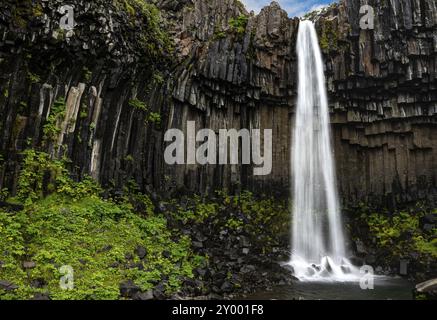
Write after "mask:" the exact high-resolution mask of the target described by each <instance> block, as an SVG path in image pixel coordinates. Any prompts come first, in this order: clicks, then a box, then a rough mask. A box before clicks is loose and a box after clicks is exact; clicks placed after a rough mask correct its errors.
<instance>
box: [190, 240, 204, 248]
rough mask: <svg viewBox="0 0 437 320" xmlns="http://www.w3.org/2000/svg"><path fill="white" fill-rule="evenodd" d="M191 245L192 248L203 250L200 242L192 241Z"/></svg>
mask: <svg viewBox="0 0 437 320" xmlns="http://www.w3.org/2000/svg"><path fill="white" fill-rule="evenodd" d="M192 245H193V247H194V248H197V249H201V248H203V243H202V242H200V241H193V242H192Z"/></svg>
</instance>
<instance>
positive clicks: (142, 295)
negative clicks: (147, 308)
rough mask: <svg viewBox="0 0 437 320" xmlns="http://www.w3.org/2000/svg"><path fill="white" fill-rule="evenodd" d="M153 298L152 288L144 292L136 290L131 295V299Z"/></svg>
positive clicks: (145, 299)
mask: <svg viewBox="0 0 437 320" xmlns="http://www.w3.org/2000/svg"><path fill="white" fill-rule="evenodd" d="M153 298H154V295H153V291H152V290H149V291H146V292H137V293H135V294H134V295H133V300H141V301H147V300H153Z"/></svg>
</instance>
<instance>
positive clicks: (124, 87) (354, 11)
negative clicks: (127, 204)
mask: <svg viewBox="0 0 437 320" xmlns="http://www.w3.org/2000/svg"><path fill="white" fill-rule="evenodd" d="M71 2H72V3H74V5H75V17H76V26H75V28H74V29H73V30H72V31H68V32H63V31H62V30H60V29H59V23H58V22H59V19H60V17H61V14H60V13H59V12H58V9H59V8H58V4H56V3H53V2H50V1H49V2H46V1H41V2H39V1H36V2H31V1H28V3H27V2H23V3H22V4H21V5H17V4H16V3H15V2H14V1H3V2H2V3H1V4H0V9H1V10H0V11H1V13H0V35H1V38H0V52H1V53H0V70H1V75H0V93H1V94H0V112H1V114H2V119H1V132H2V135H1V138H0V143H1V149H0V152H1V156H2V158H1V161H2V162H1V163H0V189H1V188H6V187H7V188H9V189H10V190H12V191H14V186H15V181H16V178H17V171H18V170H19V164H20V162H19V160H20V151H22V150H24V149H25V148H28V147H33V148H38V149H42V150H45V151H47V152H50V153H51V154H52V155H53V156H54V157H62V156H65V157H67V158H69V159H71V170H72V172H73V173H74V174H75V175H76V176H83V175H84V174H90V175H92V176H93V177H94V178H96V179H98V180H99V181H101V182H102V183H103V184H104V185H106V186H115V187H121V186H122V185H123V184H124V183H126V182H127V181H128V180H130V179H134V180H135V181H136V182H137V183H138V184H139V185H140V186H142V187H143V188H144V189H145V190H148V191H151V190H156V191H160V192H166V193H168V192H169V191H178V190H190V191H197V192H209V191H211V190H213V189H215V188H223V187H226V188H229V189H231V190H239V189H252V190H255V191H259V192H269V193H274V194H278V195H288V190H289V187H290V184H289V170H290V141H291V137H290V135H291V132H292V126H293V119H294V109H295V103H296V88H297V85H296V81H297V74H296V69H297V63H296V54H295V42H296V35H297V30H298V27H299V19H297V18H293V19H290V18H289V17H288V16H287V13H286V12H285V11H284V10H282V9H281V8H280V7H279V5H278V4H276V3H272V4H271V5H270V6H268V7H266V8H264V9H263V10H262V11H261V13H260V14H258V15H254V14H252V13H248V12H247V11H246V9H245V8H244V7H243V6H242V5H241V4H240V3H239V2H238V1H236V0H212V1H201V0H191V1H190V0H187V1H165V0H163V1H157V2H156V6H157V7H158V8H159V9H160V11H161V17H162V19H160V22H157V21H152V20H153V19H152V18H151V15H150V10H149V9H147V8H146V9H144V10H146V11H145V12H142V10H139V9H140V7H138V8H132V7H130V8H129V6H127V5H126V3H127V2H123V1H117V0H114V1H104V0H100V1H93V2H92V3H90V2H85V1H79V0H77V1H71ZM362 4H364V2H363V3H361V2H360V1H359V0H344V1H341V2H340V3H339V4H335V5H332V6H330V7H329V8H327V9H325V10H323V11H322V12H321V13H317V14H312V15H310V18H311V19H313V20H314V21H316V26H317V29H318V32H319V37H320V42H321V46H322V49H323V51H324V56H325V63H326V73H327V82H328V91H329V101H330V106H331V109H332V122H333V127H334V145H335V154H336V158H337V175H338V177H339V187H340V193H341V195H342V198H343V200H344V202H345V203H352V204H354V203H357V202H359V201H371V202H375V203H378V204H381V203H384V204H387V203H390V204H394V203H402V202H407V201H413V200H417V199H421V198H426V197H432V196H433V194H434V193H435V188H436V186H437V176H436V175H437V138H436V137H437V117H436V114H437V5H436V3H435V1H433V0H406V1H400V0H391V1H369V4H370V5H373V7H374V8H375V29H374V30H362V29H360V27H359V21H360V13H359V9H360V6H361V5H362ZM159 23H161V24H162V25H161V26H160V27H158V28H155V29H153V30H154V32H155V33H152V34H153V35H154V37H150V38H148V39H145V38H144V34H150V33H148V30H149V29H148V28H152V27H153V26H154V25H156V24H159ZM161 29H168V30H169V38H170V41H168V42H169V43H167V40H166V37H165V35H163V34H156V32H157V31H156V30H161ZM148 44H149V45H148ZM158 52H159V53H158ZM152 66H157V67H152ZM59 105H65V108H64V109H63V111H62V112H58V113H56V110H58V109H59ZM57 106H58V108H57ZM187 121H196V126H197V128H199V129H200V128H212V129H214V130H219V129H224V128H227V129H231V128H235V129H237V130H238V129H241V128H248V129H250V128H260V129H273V171H272V174H271V175H268V176H253V175H252V168H251V167H250V166H235V165H234V166H218V165H217V166H212V165H211V166H198V165H186V166H185V165H184V166H183V165H178V166H168V165H166V164H165V162H164V159H163V154H164V149H165V146H166V144H165V143H164V141H163V136H164V132H165V131H166V130H167V129H169V128H180V129H182V130H186V124H187Z"/></svg>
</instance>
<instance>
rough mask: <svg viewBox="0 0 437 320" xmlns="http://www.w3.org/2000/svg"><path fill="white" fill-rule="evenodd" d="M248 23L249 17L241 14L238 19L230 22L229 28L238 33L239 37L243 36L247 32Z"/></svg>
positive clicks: (232, 19)
mask: <svg viewBox="0 0 437 320" xmlns="http://www.w3.org/2000/svg"><path fill="white" fill-rule="evenodd" d="M248 21H249V17H248V16H246V15H243V14H240V15H239V16H238V17H237V18H231V19H230V20H229V26H230V27H231V29H232V31H233V32H235V33H237V34H238V35H243V34H244V33H245V32H246V27H247V22H248Z"/></svg>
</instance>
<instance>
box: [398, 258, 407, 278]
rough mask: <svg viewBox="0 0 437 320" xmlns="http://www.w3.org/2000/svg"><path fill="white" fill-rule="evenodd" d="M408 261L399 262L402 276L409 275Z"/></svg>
mask: <svg viewBox="0 0 437 320" xmlns="http://www.w3.org/2000/svg"><path fill="white" fill-rule="evenodd" d="M408 263H409V261H408V260H400V262H399V274H400V275H401V276H407V275H408Z"/></svg>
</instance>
